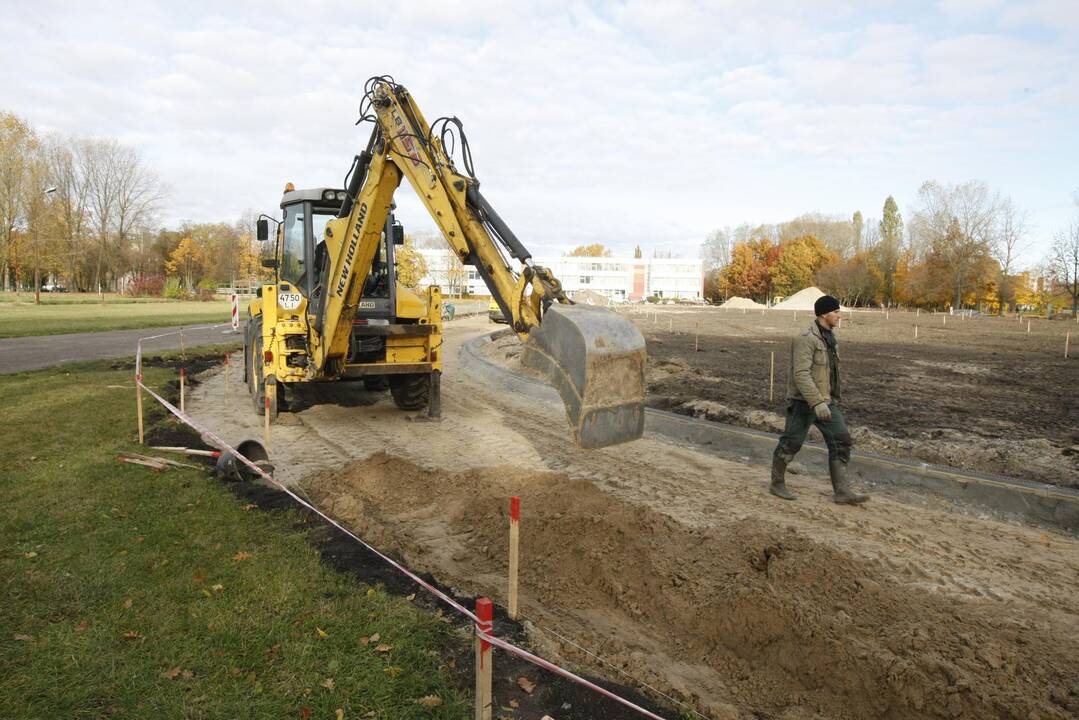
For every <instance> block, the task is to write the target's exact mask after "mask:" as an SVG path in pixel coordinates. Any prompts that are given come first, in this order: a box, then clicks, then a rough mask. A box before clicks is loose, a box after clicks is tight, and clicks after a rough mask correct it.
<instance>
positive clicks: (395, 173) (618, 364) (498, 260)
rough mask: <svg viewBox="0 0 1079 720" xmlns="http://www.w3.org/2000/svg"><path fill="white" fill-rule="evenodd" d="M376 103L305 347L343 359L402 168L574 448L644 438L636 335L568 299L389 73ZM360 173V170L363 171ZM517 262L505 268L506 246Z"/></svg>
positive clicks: (378, 82)
mask: <svg viewBox="0 0 1079 720" xmlns="http://www.w3.org/2000/svg"><path fill="white" fill-rule="evenodd" d="M368 90H369V94H368V98H369V100H370V106H371V109H372V111H373V113H374V115H373V119H374V120H375V128H374V130H373V131H372V137H371V141H370V142H369V144H368V151H367V152H366V153H365V154H364V155H361V156H359V158H360V159H359V161H358V162H357V165H356V167H355V168H354V172H355V173H357V175H354V176H353V182H352V183H350V186H349V189H348V191H347V193H346V195H347V197H346V200H345V204H344V206H343V208H342V215H343V217H340V218H339V219H337V220H332V221H330V222H329V223H328V224H327V226H326V237H325V239H324V242H325V247H326V251H327V258H328V259H327V261H325V262H324V263H323V267H322V270H321V274H320V283H319V293H320V294H319V295H318V299H317V303H316V304H317V319H316V328H315V329H316V332H315V333H314V334H313V335H314V338H313V340H312V346H313V347H312V349H313V352H312V355H313V356H314V362H315V363H316V365H317V366H319V367H323V366H324V364H326V363H329V362H333V361H334V360H335V359H336V358H341V357H343V356H344V355H345V354H346V353H347V350H348V335H349V331H350V328H351V323H352V317H353V316H354V314H355V308H356V303H357V302H358V301H359V297H360V292H361V289H362V287H363V284H364V281H365V279H366V276H367V273H368V271H369V270H370V267H371V263H372V260H373V258H374V253H375V252H376V250H377V246H378V242H379V236H380V233H381V232H382V227H383V224H384V222H385V219H386V214H387V213H388V212H389V207H390V203H391V202H392V199H393V194H394V191H395V190H396V189H397V186H398V185H399V184H400V182H401V179H402V178H405V179H407V180H408V183H409V184H410V185H411V186H412V188H413V190H415V192H416V194H417V196H418V197H419V198H420V200H421V201H422V202H423V204H424V206H425V207H426V208H427V211H428V212H429V213H430V215H431V218H432V219H433V220H434V221H435V223H436V224H437V225H438V227H439V230H441V232H442V235H443V237H445V239H446V241H447V242H448V243H449V245H450V247H451V248H452V250H453V252H454V253H455V254H456V255H457V257H458V258H459V259H460V260H461V262H462V263H464V264H469V265H472V266H474V267H475V268H476V270H477V271H478V272H479V274H480V276H481V277H482V278H483V280H484V282H485V283H486V285H487V287H488V289H489V290H490V291H491V294H492V296H493V297H494V299H495V300H496V302H497V303H498V304H499V306H500V307H501V308H502V311H503V313H505V316H506V317H507V318H508V319H509V320H510V324H511V327H512V328H513V330H514V331H515V332H516V333H517V335H518V337H520V338H521V339H522V340H524V341H525V352H524V353H523V354H522V362H523V363H524V364H525V366H526V367H528V368H530V369H532V370H534V371H535V372H537V373H539V374H541V375H543V376H544V377H545V378H546V379H547V380H548V381H550V382H551V384H552V385H554V386H555V388H556V389H557V390H558V392H559V394H560V396H561V398H562V400H563V403H564V405H565V406H566V411H567V415H568V416H569V420H570V423H571V425H572V427H573V430H574V436H575V438H576V440H577V442H578V444H579V445H581V446H582V447H601V446H604V445H612V444H616V443H620V442H625V441H627V440H633V439H636V438H637V437H640V435H641V433H642V432H643V426H644V362H645V350H644V339H643V337H641V334H640V333H639V332H638V331H637V329H636V328H635V327H634V326H633V325H632V324H631V323H629V322H628V321H626V320H625V319H623V318H621V317H619V316H617V315H615V314H614V313H611V312H609V311H606V310H602V309H599V308H592V307H582V306H574V305H573V304H572V303H570V301H569V300H568V298H567V297H566V296H565V294H564V293H563V292H562V288H561V285H560V283H559V282H558V280H557V279H556V278H555V277H554V276H553V275H552V274H551V273H550V271H549V270H547V269H546V268H543V267H541V266H539V265H536V264H535V263H534V262H533V261H532V259H531V254H530V253H529V252H528V250H527V249H526V248H525V247H524V246H523V245H522V244H521V242H520V241H519V240H518V239H517V238H516V236H514V235H513V233H512V231H510V230H509V228H508V227H507V226H506V224H505V223H504V222H503V221H502V219H501V218H500V217H499V215H498V213H496V212H495V211H494V208H493V207H491V205H490V203H488V202H487V201H486V199H485V198H484V197H483V196H482V195H481V194H480V192H479V182H478V181H477V180H476V179H475V177H471V176H468V175H463V174H461V173H460V172H458V171H457V170H456V168H455V167H454V164H453V162H452V160H451V158H450V157H449V156H448V155H447V154H446V152H445V148H444V147H443V145H442V142H441V140H440V139H439V138H437V137H434V135H433V133H432V132H431V126H430V125H429V124H428V123H427V121H426V120H425V119H424V117H423V114H422V113H421V112H420V109H419V107H418V106H417V105H416V104H415V102H414V101H413V99H412V97H411V95H410V94H409V93H408V91H407V90H406V89H405V88H404V87H402V86H400V85H397V84H395V83H393V82H392V81H390V80H389V79H387V78H375V79H372V81H371V82H369V83H368ZM361 173H362V175H360V174H361ZM504 252H505V253H506V254H508V255H509V256H510V257H511V258H514V259H516V260H517V261H519V262H520V263H521V265H522V267H521V269H520V270H519V271H517V270H515V269H514V268H512V267H511V266H510V264H509V262H508V261H507V259H506V257H505V255H504V254H503V253H504Z"/></svg>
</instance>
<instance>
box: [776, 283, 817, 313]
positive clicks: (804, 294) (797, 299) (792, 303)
mask: <svg viewBox="0 0 1079 720" xmlns="http://www.w3.org/2000/svg"><path fill="white" fill-rule="evenodd" d="M822 295H824V292H823V291H822V290H821V289H820V288H817V287H807V288H806V289H805V290H799V291H798V292H796V293H794V294H793V295H791V296H790V297H789V298H787V299H786V300H784V301H783V302H781V303H777V304H776V305H773V306H772V309H773V310H812V309H813V303H815V302H817V298H819V297H821V296H822Z"/></svg>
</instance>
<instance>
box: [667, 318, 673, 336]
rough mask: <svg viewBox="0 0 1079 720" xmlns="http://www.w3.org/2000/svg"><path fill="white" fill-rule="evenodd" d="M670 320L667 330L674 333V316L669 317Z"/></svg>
mask: <svg viewBox="0 0 1079 720" xmlns="http://www.w3.org/2000/svg"><path fill="white" fill-rule="evenodd" d="M668 320H669V322H668V324H667V332H669V333H672V334H673V333H674V318H673V317H672V318H668Z"/></svg>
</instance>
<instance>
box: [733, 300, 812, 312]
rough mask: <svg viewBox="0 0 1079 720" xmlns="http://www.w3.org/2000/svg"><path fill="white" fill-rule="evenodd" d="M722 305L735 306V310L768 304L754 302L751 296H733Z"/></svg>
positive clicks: (761, 306) (755, 308)
mask: <svg viewBox="0 0 1079 720" xmlns="http://www.w3.org/2000/svg"><path fill="white" fill-rule="evenodd" d="M810 304H812V303H810ZM720 307H725V308H734V309H735V310H741V309H742V308H745V309H747V310H764V309H765V308H766V307H768V306H767V305H761V304H760V303H759V302H754V301H752V300H750V299H749V298H744V297H732V298H731V299H729V300H727V302H725V303H723V304H722V305H720Z"/></svg>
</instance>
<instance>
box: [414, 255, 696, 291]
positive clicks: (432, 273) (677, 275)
mask: <svg viewBox="0 0 1079 720" xmlns="http://www.w3.org/2000/svg"><path fill="white" fill-rule="evenodd" d="M419 252H420V253H422V254H423V256H424V259H425V260H426V261H427V275H426V276H425V277H424V279H423V281H422V284H424V285H439V286H441V288H442V291H443V292H444V293H446V294H450V295H457V294H460V291H461V288H462V287H463V286H467V287H468V292H469V294H471V295H489V294H490V291H489V290H488V289H487V286H486V285H485V284H484V283H483V279H482V278H481V277H480V276H479V273H477V272H476V269H475V268H474V267H472V266H470V265H464V266H461V265H460V264H457V263H456V262H455V258H454V257H453V256H452V254H451V252H450V251H449V249H443V248H437V249H428V248H421V249H420V250H419ZM534 260H535V262H536V264H537V265H543V266H546V267H549V268H550V269H551V272H553V273H554V276H555V277H556V278H558V279H559V280H560V281H561V282H562V288H563V289H564V290H565V291H566V292H567V293H569V294H571V295H572V294H573V293H574V292H577V291H579V290H591V291H593V292H597V293H600V294H601V295H605V296H607V297H609V298H611V299H612V300H615V301H616V302H619V301H620V302H625V301H627V300H630V301H634V300H643V299H645V298H647V297H651V296H652V295H656V296H658V297H662V298H680V299H690V300H700V299H702V298H703V297H704V295H703V292H704V262H703V261H702V260H692V259H687V258H663V259H660V258H652V259H648V258H632V257H566V256H558V257H544V256H537V257H535V258H534ZM455 265H456V269H453V268H454V266H455Z"/></svg>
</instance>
